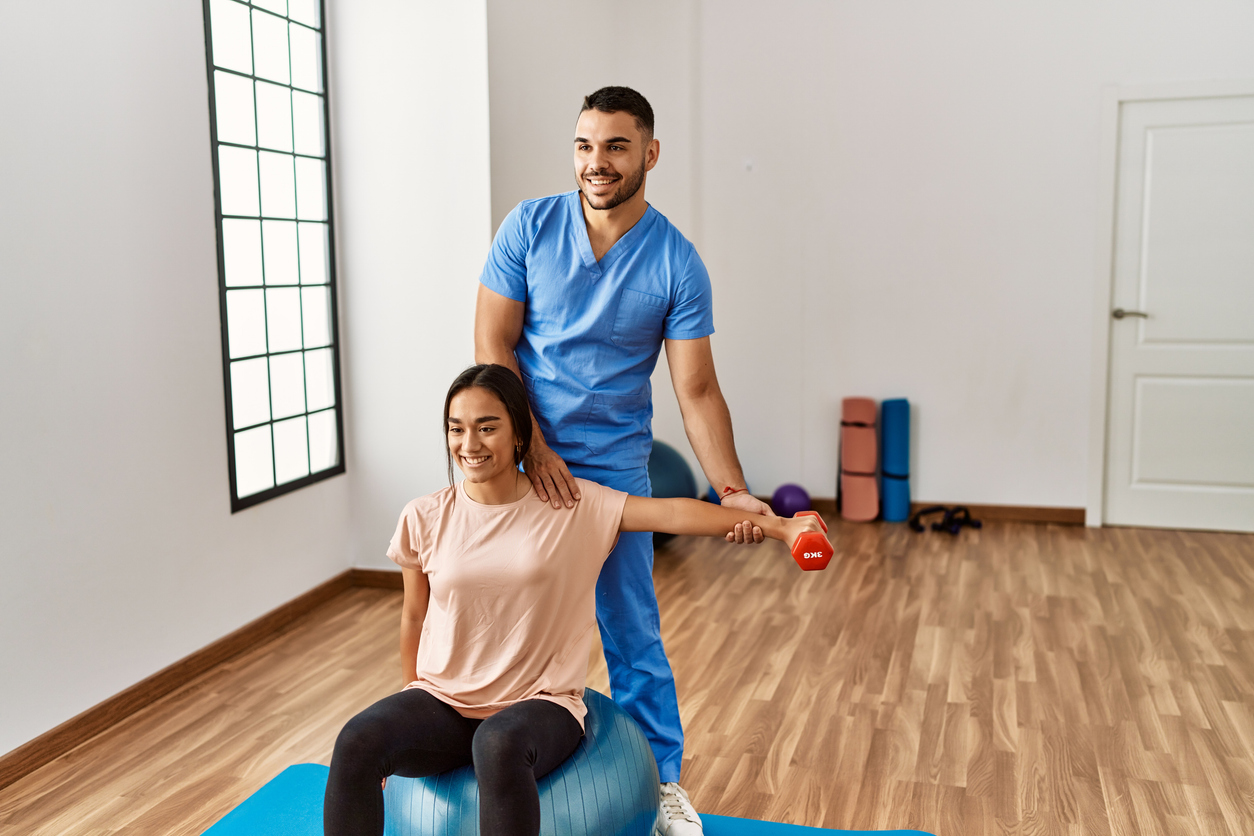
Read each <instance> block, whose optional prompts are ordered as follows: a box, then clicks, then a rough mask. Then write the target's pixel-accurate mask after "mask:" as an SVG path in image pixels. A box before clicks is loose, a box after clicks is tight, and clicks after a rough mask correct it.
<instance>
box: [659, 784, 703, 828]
mask: <svg viewBox="0 0 1254 836" xmlns="http://www.w3.org/2000/svg"><path fill="white" fill-rule="evenodd" d="M653 830H654V833H656V834H657V836H701V834H702V830H701V817H700V816H698V815H697V811H696V810H694V809H693V807H692V802H691V801H689V800H688V793H686V792H684V788H683V787H681V786H679V784H676V783H674V782H671V783H668V784H663V785H662V805H661V807H659V808H658V811H657V824H656V825H654V828H653Z"/></svg>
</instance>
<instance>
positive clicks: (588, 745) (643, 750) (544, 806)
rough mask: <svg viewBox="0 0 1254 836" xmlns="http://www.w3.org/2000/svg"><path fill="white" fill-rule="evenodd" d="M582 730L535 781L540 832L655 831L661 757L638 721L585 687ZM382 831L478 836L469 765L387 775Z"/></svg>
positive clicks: (639, 835) (403, 835)
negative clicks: (575, 743) (566, 753)
mask: <svg viewBox="0 0 1254 836" xmlns="http://www.w3.org/2000/svg"><path fill="white" fill-rule="evenodd" d="M583 701H584V704H585V705H587V706H588V715H587V717H586V718H585V719H584V736H583V739H582V740H581V741H580V742H579V747H578V748H577V749H575V753H574V754H573V755H571V756H570V757H569V758H567V759H566V761H565V763H563V764H562V765H561V766H559V767H558V768H557V769H555V770H553V771H552V772H550V773H549V774H548V775H545V776H544V777H543V778H541V779H540V780H539V781H538V782H537V783H538V786H539V790H540V831H541V832H542V833H556V834H562V836H584V835H585V834H586V835H587V836H651V834H652V833H653V825H654V822H655V821H656V820H657V809H658V805H659V804H660V803H661V800H662V799H661V784H660V783H659V780H658V771H657V762H656V761H655V760H654V759H653V751H652V750H651V749H650V748H649V741H648V740H647V739H646V738H645V736H644V732H643V731H641V730H640V726H638V725H636V721H635V720H633V719H631V717H629V716H628V715H627V712H625V711H623V710H622V709H621V708H619V707H618V705H616V704H615V703H614V701H613V700H611V699H610V698H609V697H607V696H605V695H603V694H599V693H597V692H596V691H584V697H583ZM383 809H384V826H383V834H384V836H419V834H421V836H478V833H479V785H478V784H477V783H476V782H475V773H474V770H472V769H471V768H470V767H469V766H465V767H462V768H461V769H454V770H452V771H450V772H445V773H442V774H440V775H436V776H434V777H431V778H402V777H400V776H399V775H393V776H392V777H390V778H388V785H387V788H386V789H384V791H383Z"/></svg>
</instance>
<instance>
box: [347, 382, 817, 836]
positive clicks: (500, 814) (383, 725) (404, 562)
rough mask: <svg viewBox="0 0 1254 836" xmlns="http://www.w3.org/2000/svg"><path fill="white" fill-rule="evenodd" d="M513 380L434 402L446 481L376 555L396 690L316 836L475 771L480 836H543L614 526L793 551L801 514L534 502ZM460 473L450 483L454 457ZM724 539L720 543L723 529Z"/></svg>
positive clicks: (369, 716)
mask: <svg viewBox="0 0 1254 836" xmlns="http://www.w3.org/2000/svg"><path fill="white" fill-rule="evenodd" d="M531 427H532V424H531V414H530V411H529V408H528V403H527V394H526V391H525V390H524V389H523V385H522V382H521V381H520V380H519V379H518V377H517V376H516V375H515V374H514V373H513V372H512V371H511V370H509V369H507V368H505V367H504V366H495V365H480V366H473V367H471V368H469V369H467V370H466V371H464V372H462V374H460V375H459V376H458V377H457V379H456V380H454V381H453V385H452V386H451V387H450V388H449V392H448V396H447V397H446V398H445V401H444V432H445V437H446V440H447V444H448V451H447V452H448V462H449V465H448V467H449V483H450V487H448V488H445V489H443V490H440V491H437V492H436V493H433V494H431V495H430V496H425V497H422V498H420V499H416V500H414V501H413V502H411V503H409V504H408V505H407V506H405V510H404V511H403V512H402V514H401V518H400V522H399V523H398V524H397V529H396V533H395V534H394V535H393V537H392V542H391V545H390V546H389V548H388V557H390V558H391V559H392V560H393V561H395V562H396V563H398V564H399V565H400V567H401V571H402V573H403V576H404V583H405V602H404V606H403V609H402V613H401V668H402V672H403V676H404V681H405V683H406V685H405V689H404V690H402V691H400V692H399V693H396V694H392V695H391V696H389V697H385V698H384V699H382V700H380V701H379V702H377V703H375V704H374V705H372V706H370V707H369V708H367V709H366V710H365V711H363V712H361V713H360V714H358V715H357V716H356V717H354V718H353V719H351V720H350V721H349V722H348V723H347V724H346V725H345V726H344V729H343V731H341V732H340V735H339V738H338V739H337V740H336V743H335V752H334V754H333V756H332V758H331V774H330V777H329V779H328V782H327V790H326V797H325V802H324V815H323V821H324V828H325V833H326V834H328V836H350V835H351V834H371V836H377V834H381V833H383V790H382V785H383V784H384V783H386V778H387V776H388V775H404V776H408V777H421V776H427V775H434V774H437V773H439V772H444V771H447V770H450V769H454V768H456V767H459V766H464V765H466V764H469V763H473V764H474V768H475V777H476V779H477V780H478V782H479V797H480V806H479V810H480V819H479V826H480V832H481V833H483V834H484V836H503V835H504V834H526V835H527V836H535V834H538V833H539V832H540V803H539V793H538V791H537V789H536V780H537V779H538V778H541V777H543V776H544V775H546V774H547V773H548V772H550V771H552V770H553V769H554V768H555V767H557V766H558V765H559V764H561V763H562V761H564V760H565V759H566V758H567V757H569V756H570V754H571V753H572V752H574V751H575V748H576V746H578V744H579V739H580V737H581V736H582V735H583V718H584V713H585V708H584V704H583V699H582V697H583V688H584V680H585V677H586V675H587V667H588V655H589V652H590V651H591V647H592V636H593V630H594V629H595V627H596V615H595V598H594V592H595V589H596V582H597V576H598V574H599V573H600V570H601V564H602V563H603V562H604V560H605V558H606V556H607V555H608V554H609V553H610V550H611V549H612V548H613V547H614V543H615V540H616V539H617V537H618V533H619V532H620V531H664V532H668V533H672V534H705V535H712V536H715V535H722V534H725V533H726V532H728V531H729V530H730V529H732V528H733V527H734V526H735V525H736V524H737V523H741V522H745V523H746V526H747V525H748V523H752V524H753V525H757V526H759V527H760V528H761V529H762V531H763V532H764V533H765V534H766V535H767V536H768V537H774V538H775V539H778V540H784V541H785V542H789V543H791V542H792V541H793V540H794V539H795V538H796V537H797V536H798V535H800V534H801V533H802V532H804V531H817V530H820V526H819V523H818V522H817V520H815V518H814V517H802V518H799V519H780V518H778V517H759V516H754V515H749V519H748V520H747V521H746V520H745V516H746V515H745V514H744V513H743V512H741V511H736V510H733V509H728V508H723V507H721V506H718V505H712V504H709V503H705V502H699V501H697V500H694V499H649V498H644V497H638V496H628V495H627V494H624V493H622V492H620V491H615V490H611V489H609V488H606V487H602V486H601V485H598V484H596V483H593V482H588V481H585V480H582V479H581V480H579V483H580V484H579V487H580V491H581V494H582V498H581V499H580V500H579V502H578V503H576V505H575V507H574V508H572V509H554V508H552V507H550V506H549V505H548V503H546V502H543V501H541V500H540V498H539V497H538V496H536V494H535V492H534V491H533V489H532V487H531V481H530V480H529V479H527V478H526V476H525V475H523V474H522V473H520V472H519V470H518V464H519V462H521V461H522V460H523V457H524V456H525V455H526V454H527V449H528V447H529V445H530V442H531ZM454 463H456V464H457V467H458V468H459V469H460V470H461V472H462V474H463V476H464V477H465V479H464V480H463V481H462V482H461V483H459V484H457V485H453V484H452V483H453V464H454ZM727 536H729V537H730V536H731V535H727Z"/></svg>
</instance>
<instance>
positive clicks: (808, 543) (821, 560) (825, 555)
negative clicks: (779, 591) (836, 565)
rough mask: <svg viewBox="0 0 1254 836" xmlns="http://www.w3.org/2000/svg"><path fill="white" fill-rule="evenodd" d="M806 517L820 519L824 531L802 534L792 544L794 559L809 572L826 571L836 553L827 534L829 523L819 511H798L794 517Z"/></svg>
mask: <svg viewBox="0 0 1254 836" xmlns="http://www.w3.org/2000/svg"><path fill="white" fill-rule="evenodd" d="M804 516H811V517H815V518H816V519H818V521H819V525H821V526H823V531H822V532H819V531H806V532H804V533H802V534H800V535H799V536H798V537H797V539H796V540H795V541H794V542H793V544H792V559H793V560H795V561H797V565H798V566H800V567H801V568H802V569H804V570H805V571H807V572H810V571H815V570H818V569H826V568H827V564H828V563H831V562H832V555H834V554H835V553H836V550H835V549H833V548H832V544H831V543H830V542H828V539H827V536H826V534H825V532H826V531H827V523H825V522H823V518H822V517H820V516H819V512H818V511H798V512H797V513H796V514H794V515H793V517H804Z"/></svg>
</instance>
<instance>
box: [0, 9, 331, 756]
mask: <svg viewBox="0 0 1254 836" xmlns="http://www.w3.org/2000/svg"><path fill="white" fill-rule="evenodd" d="M204 49H205V40H204V28H203V18H202V13H201V4H200V3H199V2H188V3H169V2H163V1H162V0H141V1H140V2H136V3H130V4H128V5H127V6H126V10H125V13H123V12H121V11H119V9H118V7H116V6H115V5H113V4H105V3H94V2H85V0H80V1H79V2H74V3H71V4H70V8H67V6H66V4H64V3H58V4H41V3H6V4H4V6H3V8H2V9H0V113H3V114H4V115H3V129H0V282H2V287H3V301H2V303H0V369H2V372H0V380H2V381H3V388H2V390H0V428H2V429H3V432H0V474H3V479H2V482H0V531H2V532H3V540H2V541H0V671H3V677H2V678H3V682H4V687H3V688H0V753H2V752H6V751H8V750H10V749H12V748H14V747H16V746H18V745H20V744H21V743H23V742H25V741H27V740H29V739H31V738H33V737H35V736H37V735H39V734H41V733H43V732H44V731H47V730H48V729H50V728H52V727H53V726H56V725H57V724H59V723H61V722H62V721H64V720H67V719H69V718H70V717H72V716H74V715H75V714H77V713H79V712H80V711H82V710H84V709H86V708H89V707H90V706H92V705H94V704H96V703H97V702H99V701H101V700H103V699H106V698H107V697H109V696H112V695H113V694H115V693H117V692H118V691H120V690H122V689H124V688H126V687H129V686H130V685H133V684H134V683H136V682H138V681H139V680H141V679H143V678H144V677H146V676H148V675H150V674H152V673H154V672H155V671H157V670H159V669H161V668H163V667H165V666H166V665H168V664H170V663H172V662H174V661H176V660H178V659H180V658H182V657H183V656H185V655H187V654H188V653H191V652H193V651H195V650H197V649H199V648H201V647H203V646H205V645H206V644H209V643H210V642H212V641H214V640H216V639H218V638H220V637H221V636H223V635H225V634H226V633H229V632H230V631H232V630H234V629H236V628H238V627H240V626H242V625H243V624H245V623H247V622H248V621H250V620H252V619H254V618H256V617H258V616H260V615H262V614H263V613H265V612H267V611H269V610H271V609H273V608H274V607H276V606H278V605H280V604H282V603H284V602H286V601H288V600H290V599H292V598H294V597H295V596H297V595H299V594H300V593H302V592H304V591H305V590H307V589H309V588H311V587H313V586H315V585H317V584H318V583H320V582H322V581H324V580H326V579H327V578H330V577H332V576H334V575H336V574H338V573H339V572H341V571H343V570H344V569H345V568H347V566H348V559H347V553H348V531H349V517H348V481H347V479H346V478H345V477H342V476H341V477H337V478H333V479H330V480H328V481H325V482H322V483H319V484H317V485H315V486H312V487H309V488H306V489H304V490H301V491H299V492H297V493H295V494H289V495H287V496H284V497H282V498H279V499H276V500H272V501H270V502H267V503H264V504H262V505H259V506H256V507H254V508H250V509H248V510H246V511H242V512H240V513H238V514H235V515H232V514H231V512H230V504H229V488H228V481H227V463H226V430H225V426H224V416H223V386H222V355H221V343H220V330H219V327H220V326H219V318H218V291H217V282H218V277H217V267H216V263H217V262H216V255H215V239H214V236H215V232H214V221H213V213H214V203H213V176H212V170H211V167H210V147H209V121H208V119H209V107H208V91H207V81H206V73H205V52H204Z"/></svg>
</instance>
